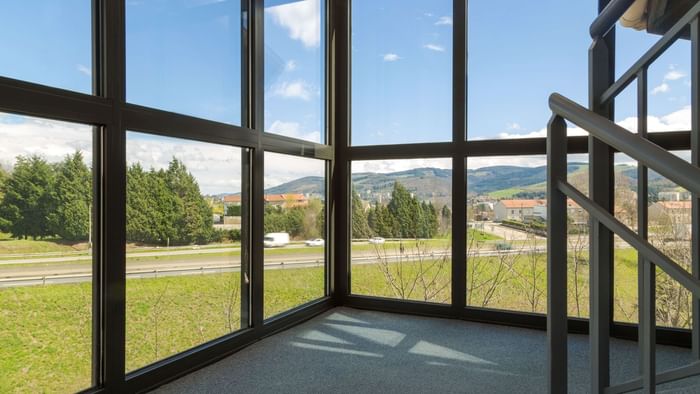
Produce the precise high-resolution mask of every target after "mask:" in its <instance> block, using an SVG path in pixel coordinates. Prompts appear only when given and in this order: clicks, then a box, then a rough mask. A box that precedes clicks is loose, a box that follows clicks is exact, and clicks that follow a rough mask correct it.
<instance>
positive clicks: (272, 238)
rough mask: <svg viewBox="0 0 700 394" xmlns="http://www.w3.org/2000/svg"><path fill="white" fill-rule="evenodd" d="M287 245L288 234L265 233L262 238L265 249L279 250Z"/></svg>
mask: <svg viewBox="0 0 700 394" xmlns="http://www.w3.org/2000/svg"><path fill="white" fill-rule="evenodd" d="M287 244H289V234H288V233H267V234H265V238H263V245H264V246H265V247H266V248H279V247H283V246H287Z"/></svg>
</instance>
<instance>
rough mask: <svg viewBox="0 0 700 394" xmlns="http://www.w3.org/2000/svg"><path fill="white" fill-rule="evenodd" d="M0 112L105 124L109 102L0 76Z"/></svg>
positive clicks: (107, 118) (110, 107)
mask: <svg viewBox="0 0 700 394" xmlns="http://www.w3.org/2000/svg"><path fill="white" fill-rule="evenodd" d="M0 111H2V112H10V113H15V114H21V115H28V116H36V117H41V118H47V119H52V120H62V121H67V122H74V123H84V124H93V125H94V124H103V125H104V124H108V123H109V122H110V120H111V118H112V102H111V100H109V99H106V98H103V97H97V96H91V95H89V94H83V93H76V92H73V91H69V90H64V89H58V88H52V87H48V86H44V85H39V84H35V83H31V82H25V81H19V80H15V79H11V78H4V77H0Z"/></svg>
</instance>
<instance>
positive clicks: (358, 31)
mask: <svg viewBox="0 0 700 394" xmlns="http://www.w3.org/2000/svg"><path fill="white" fill-rule="evenodd" d="M321 3H322V2H321V1H320V0H303V1H293V2H288V1H286V0H266V1H265V6H266V8H265V28H266V30H265V57H266V63H265V106H266V108H265V129H266V131H269V132H275V133H279V134H284V135H288V136H293V137H296V138H303V139H308V140H312V141H316V142H324V141H325V137H324V135H325V130H324V129H323V124H324V119H323V116H324V113H323V104H322V103H323V102H324V94H325V92H324V88H323V85H324V79H325V76H324V75H323V60H322V59H323V58H324V56H325V54H324V53H323V48H324V42H323V37H324V32H323V30H322V29H323V23H322V20H321V15H323V13H324V10H323V9H322V4H321ZM90 4H91V1H89V0H61V1H56V0H34V1H31V2H23V1H18V0H16V1H3V2H1V3H0V37H4V38H3V39H1V40H0V53H2V54H3V56H1V57H0V75H3V76H8V77H12V78H17V79H25V80H29V81H32V82H38V83H42V84H47V85H51V86H57V87H61V88H65V89H71V90H76V91H80V92H85V93H89V92H90V90H91V73H92V70H91V43H90V31H91V26H90V23H91V20H90V12H91V11H90ZM595 8H596V6H595V1H593V0H585V1H561V0H541V1H538V2H537V4H536V5H533V3H532V2H524V1H519V0H504V1H498V2H494V1H487V0H471V1H470V2H469V62H468V66H469V92H468V96H469V101H468V104H465V105H467V107H468V114H469V116H468V129H469V130H468V131H469V138H470V139H485V138H486V139H491V138H505V137H513V138H516V137H524V136H543V132H544V127H545V125H546V122H547V120H548V118H549V116H550V112H549V110H548V108H547V97H548V96H549V94H551V93H552V92H555V91H556V92H559V93H562V94H564V95H566V96H568V97H570V98H572V99H574V100H575V101H577V102H579V103H581V104H584V105H585V104H586V103H587V101H588V99H587V50H588V47H589V46H590V44H591V39H590V37H589V36H588V26H589V24H590V22H591V21H592V20H593V18H594V17H595V11H596V9H595ZM545 9H546V10H547V12H543V10H545ZM126 10H127V99H128V100H129V101H130V102H133V103H136V104H141V105H147V106H153V107H156V108H160V109H164V110H169V111H175V112H182V113H185V114H188V115H194V116H198V117H203V118H207V119H212V120H216V121H221V122H227V123H232V124H240V122H241V111H240V89H241V87H240V75H241V64H240V49H241V46H240V39H241V20H240V2H239V0H127V9H126ZM352 10H353V13H352V17H353V25H352V28H353V32H352V68H353V75H352V89H353V91H352V109H353V111H352V127H353V134H352V143H353V144H355V145H366V144H392V143H418V142H429V141H447V140H449V139H450V138H451V135H452V130H451V128H452V125H451V122H452V106H451V104H452V103H451V100H452V98H451V96H452V88H451V83H452V52H451V48H452V39H453V37H452V28H453V26H452V18H453V15H452V2H451V1H450V0H382V1H378V0H354V1H353V8H352ZM656 39H658V37H656V36H649V35H647V34H645V33H643V32H635V31H632V30H629V29H618V45H617V47H618V52H617V56H618V75H619V74H621V73H622V72H623V71H624V70H625V69H626V68H627V67H628V66H629V65H631V64H632V63H633V61H634V60H635V59H636V58H638V57H639V56H640V55H641V54H642V53H643V52H644V51H645V50H646V49H647V48H648V47H650V46H651V45H652V44H653V42H654V41H655V40H656ZM8 54H11V56H10V55H8ZM689 71H690V51H689V45H688V44H687V42H685V41H683V42H679V43H678V44H676V45H674V46H673V47H672V48H671V49H670V50H669V51H668V53H667V54H665V55H664V56H662V57H661V58H660V59H659V60H658V61H657V63H656V64H655V65H654V66H653V67H652V68H651V69H650V74H649V79H650V81H649V90H650V96H649V97H650V106H649V112H650V115H651V116H650V119H649V122H650V125H651V126H650V129H651V130H652V131H657V130H672V129H678V128H683V127H684V126H686V127H687V125H688V124H689V122H690V111H689V97H690V94H689V93H690V86H689V77H688V74H689ZM631 88H632V89H634V88H635V85H633V86H631ZM632 89H630V90H629V92H626V93H625V94H623V95H622V96H621V97H620V99H619V100H618V102H617V114H616V120H617V121H618V122H620V123H621V124H622V125H624V126H625V127H629V128H633V127H634V125H635V123H636V121H635V115H636V113H635V112H636V111H635V95H634V91H633V90H632ZM0 120H1V119H0ZM25 122H26V123H27V125H30V126H31V125H38V124H40V123H36V122H35V121H34V120H30V119H27V120H26V121H25ZM21 123H22V121H21V118H17V117H5V118H4V120H2V121H1V122H0V128H3V129H6V130H9V128H10V127H14V126H17V125H18V124H21ZM41 125H43V126H42V127H44V126H45V124H43V123H41ZM42 127H39V126H37V131H36V133H35V139H36V142H32V141H33V140H32V138H31V137H30V136H29V134H26V135H27V137H26V138H25V139H24V141H23V144H22V146H17V147H16V148H17V149H18V151H17V152H16V154H26V153H28V152H36V153H43V154H46V155H47V156H51V157H53V156H55V153H56V152H64V151H66V146H67V145H66V144H69V146H70V147H72V148H73V149H83V148H82V147H83V146H84V145H85V141H84V140H81V141H78V140H71V141H73V142H67V140H66V141H63V142H61V141H62V140H61V139H60V138H58V137H57V136H56V135H55V134H54V135H52V136H51V137H50V139H51V141H50V143H49V141H47V140H49V138H47V135H48V134H46V130H45V129H42ZM25 129H26V128H25ZM12 132H14V131H12ZM572 132H580V131H576V130H573V131H572ZM7 133H10V132H9V131H8V132H7ZM7 133H6V134H7ZM7 135H9V134H7ZM66 135H71V134H70V133H66ZM131 136H132V137H131V138H132V139H133V140H134V141H138V140H139V139H143V140H144V141H146V142H149V141H150V142H151V143H152V146H151V147H150V148H149V149H155V150H158V149H159V151H158V152H156V153H154V154H152V155H151V157H154V158H155V157H160V158H169V157H172V154H173V153H174V151H168V152H166V151H165V150H164V149H165V148H164V147H172V146H173V145H172V144H166V143H163V144H158V143H157V142H158V141H155V142H154V141H153V139H151V140H147V139H146V138H145V137H144V136H143V135H141V134H132V135H131ZM0 138H5V137H3V136H2V135H0ZM62 144H63V145H62ZM186 144H187V142H185V141H182V142H181V143H180V144H179V145H186ZM0 145H1V144H0ZM5 145H6V147H7V146H10V145H9V144H5ZM7 149H9V148H7ZM7 149H6V150H7ZM173 149H174V148H173ZM183 151H189V150H188V149H183ZM11 154H12V153H10V152H6V154H5V156H8V157H0V162H2V163H11V162H12V160H13V158H12V157H10V156H11ZM154 160H155V159H154ZM436 163H437V162H436ZM436 163H432V164H435V165H436V166H440V165H438V164H436ZM479 163H480V162H479V161H478V159H474V160H470V166H479V165H480V164H479ZM162 164H163V163H160V162H158V161H154V162H153V166H155V167H159V166H161V165H162ZM212 164H214V163H212ZM484 164H493V162H492V160H491V161H486V160H485V161H484ZM521 164H527V163H525V162H523V163H521ZM538 164H540V163H538ZM270 165H273V166H274V165H279V171H278V172H279V173H280V174H287V175H285V176H279V177H278V179H277V180H278V181H279V182H282V181H284V180H286V179H287V178H290V179H293V177H294V174H291V173H289V170H288V166H287V168H285V165H284V163H270ZM375 165H376V163H375ZM425 165H431V162H430V161H429V160H428V161H425ZM380 167H381V168H382V170H385V171H389V170H391V169H394V168H395V169H401V166H400V164H395V165H394V164H392V163H391V162H387V163H385V164H382V165H381V166H380ZM309 171H311V169H310V168H309V169H305V168H304V166H300V168H299V175H300V176H303V175H304V174H305V173H308V172H309ZM314 171H315V170H314ZM273 172H274V171H273ZM212 174H218V172H217V171H214V170H213V168H210V169H209V170H203V171H201V172H200V173H198V174H196V175H197V176H198V178H202V179H209V181H206V182H205V183H208V184H211V185H212V187H211V189H212V190H214V189H215V187H214V186H215V185H216V183H217V182H219V181H220V180H218V179H214V175H212ZM216 176H218V175H216Z"/></svg>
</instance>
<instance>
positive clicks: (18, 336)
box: [0, 28, 94, 393]
mask: <svg viewBox="0 0 700 394" xmlns="http://www.w3.org/2000/svg"><path fill="white" fill-rule="evenodd" d="M0 29H2V28H0ZM92 136H93V132H92V127H90V126H85V125H78V124H73V123H65V122H57V121H51V120H45V119H38V118H30V117H25V116H15V115H8V114H0V141H2V143H1V144H0V344H2V345H0V371H2V372H0V392H8V393H9V392H54V391H78V390H81V389H85V388H88V387H90V385H91V376H92V372H91V367H92V362H91V360H92V319H93V318H94V316H93V314H92V266H93V265H92V241H93V239H92V236H91V234H92V232H91V224H92V220H93V215H92V212H93V198H92V195H93V194H92V190H93V180H92V179H93V178H92V160H93V157H92Z"/></svg>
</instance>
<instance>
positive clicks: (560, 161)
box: [547, 115, 568, 393]
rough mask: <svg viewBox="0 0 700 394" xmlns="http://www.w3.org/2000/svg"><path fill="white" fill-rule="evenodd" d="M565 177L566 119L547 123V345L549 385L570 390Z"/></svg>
mask: <svg viewBox="0 0 700 394" xmlns="http://www.w3.org/2000/svg"><path fill="white" fill-rule="evenodd" d="M559 180H566V122H565V121H564V119H562V118H561V117H559V116H556V115H554V116H552V118H551V119H550V121H549V124H548V127H547V342H548V343H547V345H548V362H549V365H548V372H549V379H548V380H549V381H548V385H549V386H548V389H549V392H550V393H565V392H567V358H568V352H567V282H566V281H567V252H566V250H567V248H566V246H567V239H566V237H567V228H566V227H567V226H566V225H567V215H566V214H567V212H566V196H565V195H564V193H562V192H561V191H560V190H559V188H558V181H559Z"/></svg>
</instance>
